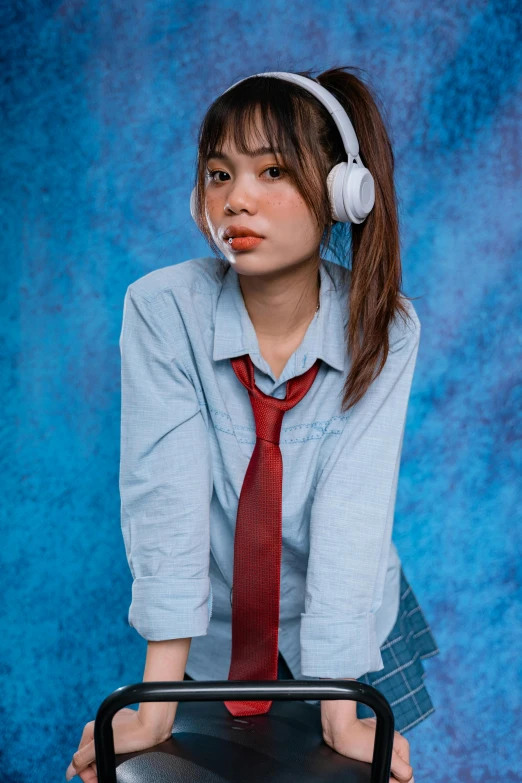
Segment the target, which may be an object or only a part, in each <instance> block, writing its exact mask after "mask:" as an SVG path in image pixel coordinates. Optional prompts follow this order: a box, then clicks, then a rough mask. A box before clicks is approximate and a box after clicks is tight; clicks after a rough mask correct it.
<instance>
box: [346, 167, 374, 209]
mask: <svg viewBox="0 0 522 783" xmlns="http://www.w3.org/2000/svg"><path fill="white" fill-rule="evenodd" d="M345 201H347V204H348V210H349V212H350V213H351V214H352V215H353V216H354V218H355V219H354V220H353V222H354V223H362V222H363V221H364V220H366V218H367V217H368V215H369V214H370V212H371V211H372V209H373V205H374V204H375V183H374V181H373V177H372V175H371V174H370V172H369V171H368V169H367V168H365V167H364V166H354V167H353V168H352V170H351V172H350V176H349V178H348V182H347V183H346V185H345Z"/></svg>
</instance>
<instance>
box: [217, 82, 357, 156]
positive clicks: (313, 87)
mask: <svg viewBox="0 0 522 783" xmlns="http://www.w3.org/2000/svg"><path fill="white" fill-rule="evenodd" d="M252 76H275V77H277V78H278V79H284V80H285V81H287V82H294V83H295V84H299V85H300V86H301V87H304V89H305V90H308V92H311V93H312V95H315V97H316V98H317V99H318V100H319V101H320V102H321V103H322V104H323V106H325V107H326V108H327V109H328V111H329V112H330V114H331V115H332V119H333V121H334V122H335V124H336V125H337V127H338V129H339V133H340V134H341V138H342V140H343V144H344V147H345V149H346V152H348V153H349V154H350V155H351V156H352V157H353V158H356V157H357V155H358V154H359V141H358V139H357V135H356V133H355V130H354V127H353V125H352V121H351V120H350V118H349V116H348V114H347V113H346V111H345V109H343V107H342V106H341V104H340V103H339V101H338V100H337V98H336V97H335V96H334V95H332V93H331V92H328V90H327V89H326V88H325V87H323V86H322V85H321V84H318V83H317V82H315V81H313V79H309V78H308V77H307V76H301V75H300V74H298V73H287V72H286V71H269V72H268V73H254V74H252ZM252 76H246V77H245V78H244V79H240V80H239V81H238V82H235V83H234V84H233V85H232V87H235V86H236V84H241V82H244V81H246V80H247V79H251V78H252ZM232 87H228V88H227V89H226V90H225V92H228V91H229V90H231V89H232Z"/></svg>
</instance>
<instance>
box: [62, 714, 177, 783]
mask: <svg viewBox="0 0 522 783" xmlns="http://www.w3.org/2000/svg"><path fill="white" fill-rule="evenodd" d="M112 730H113V735H114V752H115V753H116V754H117V753H131V752H132V751H135V750H145V749H146V748H152V747H154V745H158V744H159V743H160V742H164V741H165V740H167V739H168V738H169V737H170V734H171V732H168V733H166V734H165V735H164V736H160V735H159V733H156V732H154V731H153V730H152V729H151V728H150V727H148V726H145V725H144V724H143V722H142V720H141V718H140V716H139V715H138V711H137V710H131V709H130V708H128V707H124V708H123V709H121V710H119V711H118V712H117V713H116V715H115V716H114V718H113V719H112ZM95 758H96V754H95V750H94V721H93V720H91V721H89V723H87V724H86V726H85V728H84V730H83V734H82V738H81V740H80V744H79V746H78V750H77V751H76V753H75V754H74V756H73V757H72V762H71V764H69V766H68V768H67V772H66V773H65V777H66V779H67V780H70V779H71V778H72V777H74V775H79V777H80V779H81V780H83V781H84V783H98V773H97V770H96V761H95Z"/></svg>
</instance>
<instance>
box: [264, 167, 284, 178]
mask: <svg viewBox="0 0 522 783" xmlns="http://www.w3.org/2000/svg"><path fill="white" fill-rule="evenodd" d="M274 169H275V170H276V171H283V169H282V168H281V166H269V167H268V168H267V169H265V171H273V170H274ZM264 173H265V172H263V174H264ZM269 179H281V177H269Z"/></svg>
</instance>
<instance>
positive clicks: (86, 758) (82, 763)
mask: <svg viewBox="0 0 522 783" xmlns="http://www.w3.org/2000/svg"><path fill="white" fill-rule="evenodd" d="M85 728H87V727H85ZM82 739H83V738H82ZM95 758H96V753H95V750H94V740H93V739H92V740H91V741H90V742H87V743H86V744H84V745H83V747H80V748H78V750H77V751H76V753H75V754H74V756H73V757H72V762H71V764H70V765H69V767H68V768H67V772H66V774H65V777H66V778H67V780H70V779H71V777H74V775H77V774H78V773H79V772H81V771H82V770H83V769H85V767H87V766H88V765H89V764H92V762H93V761H94V759H95ZM71 767H72V770H73V774H72V775H71V774H70V770H71ZM93 775H94V777H95V776H96V773H95V772H94V770H93Z"/></svg>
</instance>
